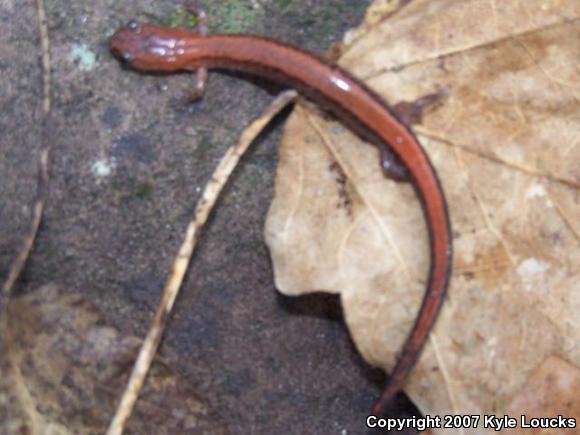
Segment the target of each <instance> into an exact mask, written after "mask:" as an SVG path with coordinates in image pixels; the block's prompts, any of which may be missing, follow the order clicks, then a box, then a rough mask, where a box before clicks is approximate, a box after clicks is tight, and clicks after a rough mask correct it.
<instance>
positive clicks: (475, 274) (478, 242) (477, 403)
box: [265, 0, 580, 433]
mask: <svg viewBox="0 0 580 435" xmlns="http://www.w3.org/2000/svg"><path fill="white" fill-rule="evenodd" d="M385 16H386V17H387V18H386V19H385V20H383V21H379V22H377V23H375V24H373V25H370V24H367V26H366V27H365V25H363V26H362V27H361V28H360V29H358V30H357V32H355V33H353V34H351V35H350V37H349V41H350V46H349V47H347V48H346V49H345V50H344V55H343V57H342V59H341V61H340V63H341V64H342V66H344V67H345V68H346V69H348V70H350V71H352V72H353V73H354V75H356V76H358V77H359V78H361V79H363V80H364V81H365V82H366V83H367V84H368V85H369V86H371V87H372V88H373V89H375V90H376V91H377V92H378V93H379V94H380V95H382V96H383V97H384V98H385V99H386V100H387V101H389V102H391V103H393V104H395V103H398V102H400V101H414V100H417V99H419V98H421V97H422V96H424V95H428V94H432V93H434V92H438V91H441V90H443V91H445V92H446V97H445V98H444V100H443V101H442V102H440V104H438V105H437V106H436V107H431V108H430V109H429V110H427V112H426V113H424V114H423V118H422V124H421V125H416V126H414V130H415V132H416V133H417V134H418V137H419V140H420V141H421V142H422V144H423V145H424V146H425V147H426V149H427V151H428V153H429V155H430V157H431V159H432V161H433V163H434V165H435V167H436V168H437V171H438V173H439V175H440V178H441V180H442V182H443V185H444V189H445V192H446V196H447V199H448V202H449V206H450V212H451V219H452V226H453V230H454V250H455V255H454V270H453V276H452V280H451V286H450V292H449V296H448V299H447V302H446V304H445V306H444V309H443V312H442V315H441V316H440V318H439V321H438V322H437V325H436V328H435V330H434V333H433V334H432V335H431V340H430V343H429V345H428V346H427V348H426V349H425V351H424V352H423V354H422V356H421V358H420V361H419V364H418V365H417V367H416V369H415V371H414V372H413V375H412V378H411V380H410V382H409V383H408V384H407V392H408V394H409V395H410V396H411V398H412V399H413V400H414V401H415V403H416V404H417V405H418V407H419V409H421V410H422V411H423V412H424V413H426V414H450V413H454V414H466V413H469V414H486V413H488V414H489V413H493V414H500V415H503V413H506V412H508V406H509V404H510V403H511V402H512V401H513V400H514V397H516V396H517V395H518V394H520V391H521V390H522V388H524V387H525V385H526V384H527V383H528V380H529V378H530V376H532V373H533V372H534V370H536V368H537V367H538V366H540V365H541V364H543V363H544V362H545V361H546V360H548V359H549V358H551V357H552V356H553V355H560V356H562V357H564V358H565V359H566V360H567V361H569V362H570V363H571V364H572V365H573V366H576V367H580V346H579V345H578V343H579V342H580V316H578V314H577V313H578V312H580V291H579V290H580V284H579V283H580V275H579V274H578V270H580V243H579V240H580V237H579V234H580V219H578V217H579V216H580V201H579V194H578V186H579V184H580V180H579V179H580V163H579V162H580V136H579V134H578V132H579V131H580V117H579V114H580V104H579V101H580V86H579V84H580V70H579V69H578V65H579V60H580V44H579V43H578V41H579V40H580V25H579V24H578V18H580V2H574V1H564V0H562V1H556V0H543V1H533V2H530V1H523V0H522V1H510V2H486V1H476V0H467V1H466V0H444V1H437V2H433V1H430V0H416V1H413V2H410V3H406V4H405V5H404V7H402V8H401V9H399V10H398V11H396V12H395V13H392V14H387V15H385ZM353 35H354V36H353ZM359 142H360V141H359V140H358V139H357V138H356V137H354V136H352V135H350V134H349V133H348V132H346V131H345V130H344V129H343V128H342V127H341V126H340V125H339V124H337V123H333V122H327V121H324V120H322V119H321V118H320V117H318V116H316V115H315V114H314V113H313V111H312V110H311V109H309V108H302V109H299V110H297V111H296V113H295V115H294V116H293V117H292V119H291V121H290V122H289V124H288V126H287V131H286V137H285V139H284V142H283V145H282V148H281V150H280V166H279V173H278V176H277V180H276V197H275V200H274V202H273V204H272V207H271V210H270V214H269V217H268V221H267V226H266V230H265V232H266V238H267V242H268V244H269V247H270V249H271V255H272V258H273V263H274V269H275V274H276V276H275V279H276V284H277V286H278V288H279V289H280V290H281V291H282V292H284V293H287V294H301V293H306V292H309V291H312V290H324V291H329V292H335V293H339V292H340V294H341V299H342V302H343V305H344V311H345V318H346V321H347V324H348V326H349V329H350V331H351V333H352V336H353V338H354V340H355V342H356V345H357V347H358V349H359V351H360V352H361V353H362V355H363V356H364V357H365V359H366V360H367V361H369V362H370V363H371V364H374V365H378V366H382V367H383V368H385V369H386V370H389V369H390V368H391V367H392V366H393V363H394V360H395V355H396V353H397V352H398V351H399V350H400V347H401V344H402V343H403V341H404V338H405V337H406V334H407V332H408V330H409V328H410V326H411V324H412V323H413V321H414V318H415V315H416V313H417V310H418V306H419V302H420V300H421V298H422V295H423V292H424V289H425V279H426V274H427V270H428V263H429V258H428V247H427V238H426V233H425V224H424V222H423V219H424V218H423V215H422V212H421V208H420V206H419V204H418V203H417V200H416V198H415V196H414V194H413V190H412V189H411V187H410V186H408V185H404V184H397V183H394V182H392V181H389V180H386V179H384V178H382V176H381V173H380V170H379V164H378V153H377V151H376V149H375V148H373V147H370V146H366V147H365V146H361V145H360V144H359ZM481 430H482V429H481V427H480V428H479V429H478V431H481ZM446 433H448V432H446Z"/></svg>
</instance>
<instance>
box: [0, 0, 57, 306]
mask: <svg viewBox="0 0 580 435" xmlns="http://www.w3.org/2000/svg"><path fill="white" fill-rule="evenodd" d="M36 10H37V16H38V32H39V36H40V46H41V47H42V88H43V97H42V124H41V139H40V150H39V159H38V176H37V177H38V178H37V182H36V197H35V198H34V205H33V207H32V217H31V220H30V228H29V230H28V235H27V236H26V238H25V239H24V242H23V245H22V247H21V248H20V251H19V252H18V255H17V256H16V257H15V258H14V261H13V262H12V264H11V265H10V268H9V269H8V270H9V272H8V276H7V277H6V280H5V281H4V284H2V293H1V294H0V302H2V299H5V301H4V303H3V304H2V303H0V306H1V305H6V304H7V303H8V302H7V300H8V299H9V297H10V294H11V293H12V289H13V288H14V283H15V282H16V280H17V279H18V278H19V277H20V275H21V273H22V270H23V269H24V265H25V264H26V261H27V260H28V257H29V256H30V251H31V250H32V247H33V246H34V241H35V240H36V235H37V234H38V228H39V226H40V221H41V220H42V213H43V211H44V204H45V202H46V196H47V192H48V182H49V171H48V165H49V161H50V148H51V147H50V139H49V134H48V130H49V128H48V124H49V122H48V118H49V114H50V109H51V105H52V99H51V83H50V44H49V39H48V28H47V25H46V10H45V9H44V0H37V1H36Z"/></svg>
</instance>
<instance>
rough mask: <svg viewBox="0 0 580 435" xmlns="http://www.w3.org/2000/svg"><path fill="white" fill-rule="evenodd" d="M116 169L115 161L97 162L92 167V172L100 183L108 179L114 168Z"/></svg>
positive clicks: (103, 160)
mask: <svg viewBox="0 0 580 435" xmlns="http://www.w3.org/2000/svg"><path fill="white" fill-rule="evenodd" d="M114 167H115V162H114V160H105V159H101V160H97V161H96V162H95V163H93V164H92V165H91V172H92V173H93V175H94V176H95V178H96V179H97V182H100V181H101V179H103V178H106V177H108V176H109V175H111V172H113V168H114Z"/></svg>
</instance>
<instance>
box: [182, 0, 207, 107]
mask: <svg viewBox="0 0 580 435" xmlns="http://www.w3.org/2000/svg"><path fill="white" fill-rule="evenodd" d="M184 7H185V9H186V10H187V11H188V12H190V13H191V14H193V15H195V17H196V18H197V32H198V33H199V34H200V35H201V36H207V34H208V33H209V30H208V27H207V14H206V13H205V11H204V10H203V9H201V8H200V7H198V6H197V5H195V4H191V2H190V4H186V5H185V6H184ZM206 86H207V68H204V67H199V68H198V69H197V71H196V72H195V86H194V88H193V92H192V95H191V101H196V100H198V99H200V98H201V97H202V96H203V94H204V92H205V88H206Z"/></svg>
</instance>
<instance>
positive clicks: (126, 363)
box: [0, 285, 226, 435]
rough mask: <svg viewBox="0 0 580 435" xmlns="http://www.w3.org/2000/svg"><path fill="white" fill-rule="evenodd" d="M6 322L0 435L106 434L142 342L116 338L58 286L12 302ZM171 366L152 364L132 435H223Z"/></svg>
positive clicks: (0, 363) (0, 361) (90, 308)
mask: <svg viewBox="0 0 580 435" xmlns="http://www.w3.org/2000/svg"><path fill="white" fill-rule="evenodd" d="M8 322H9V325H10V327H9V329H8V328H4V329H2V337H0V339H1V341H0V347H1V348H2V352H0V372H1V373H2V376H1V377H0V433H2V434H13V433H33V434H39V435H41V434H51V435H55V434H62V435H68V434H100V433H104V432H105V430H106V428H107V425H108V423H109V419H110V417H111V415H112V413H113V410H114V407H115V405H116V404H117V401H118V400H119V394H120V392H121V390H122V389H123V387H124V386H125V382H126V376H127V374H128V372H129V369H130V367H131V365H132V363H133V360H134V358H135V356H136V353H137V350H138V347H139V345H140V340H139V339H138V338H136V337H121V336H119V334H118V332H117V330H115V329H113V328H112V327H109V326H106V325H105V324H104V322H103V318H102V315H101V314H100V312H99V311H98V309H97V308H96V306H95V305H93V304H92V303H90V302H88V301H87V300H84V299H82V298H81V297H79V296H76V295H70V294H65V293H63V292H62V291H61V290H60V289H58V288H57V287H56V286H53V285H49V286H45V287H42V288H40V289H38V290H37V291H35V292H32V293H30V294H27V295H25V296H21V297H18V298H15V299H13V300H12V301H11V304H10V306H9V313H8ZM7 330H9V331H10V333H9V335H7V334H6V331H7ZM10 337H11V338H12V340H10ZM169 367H170V365H169V364H163V363H159V362H157V363H156V364H154V365H153V370H152V372H151V373H150V375H149V378H148V382H147V385H146V388H145V391H144V392H143V395H142V397H141V398H140V400H139V402H138V404H137V408H136V412H135V416H134V418H132V419H131V421H130V422H129V425H128V433H149V432H150V431H151V428H155V433H168V434H169V433H185V432H187V433H190V432H195V433H200V434H210V433H211V434H222V433H226V430H225V429H224V428H225V426H223V425H221V423H220V422H219V419H218V418H217V417H216V416H215V415H211V414H210V412H209V410H208V407H207V405H206V404H204V403H203V402H202V401H201V400H200V399H199V398H198V397H196V395H195V394H194V393H193V392H192V391H190V390H189V389H188V388H187V386H184V384H185V383H184V382H183V381H180V379H179V376H178V375H176V374H175V373H174V372H172V370H171V369H170V368H169ZM168 409H170V410H171V411H170V412H168V411H167V410H168Z"/></svg>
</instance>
